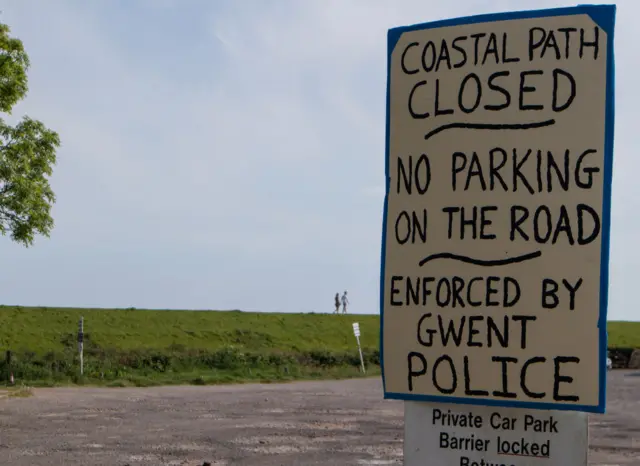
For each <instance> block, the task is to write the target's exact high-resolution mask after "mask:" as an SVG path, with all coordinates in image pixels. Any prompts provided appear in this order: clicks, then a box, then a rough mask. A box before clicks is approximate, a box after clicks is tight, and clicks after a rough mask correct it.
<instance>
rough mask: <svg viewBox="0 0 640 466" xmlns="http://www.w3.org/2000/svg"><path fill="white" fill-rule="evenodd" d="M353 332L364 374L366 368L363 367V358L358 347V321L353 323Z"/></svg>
mask: <svg viewBox="0 0 640 466" xmlns="http://www.w3.org/2000/svg"><path fill="white" fill-rule="evenodd" d="M353 334H354V335H355V336H356V341H357V342H358V353H360V365H361V366H362V373H363V374H366V370H365V368H364V358H363V357H362V348H361V347H360V324H358V322H354V323H353Z"/></svg>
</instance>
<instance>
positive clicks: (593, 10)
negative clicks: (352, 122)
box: [380, 5, 616, 413]
mask: <svg viewBox="0 0 640 466" xmlns="http://www.w3.org/2000/svg"><path fill="white" fill-rule="evenodd" d="M583 14H586V15H588V16H590V17H591V19H592V20H593V21H594V22H595V23H596V24H597V25H598V26H600V28H601V29H602V30H604V31H605V32H606V33H607V84H606V85H607V89H606V110H605V154H604V173H603V176H604V189H603V200H602V246H601V257H600V317H599V320H598V331H599V334H600V349H599V350H600V361H599V366H598V371H599V377H598V378H599V385H600V397H599V399H598V404H597V405H576V404H568V403H557V404H556V403H536V402H526V401H502V400H495V399H489V400H487V399H477V398H463V397H448V396H437V395H433V396H432V395H413V394H407V393H393V392H388V391H387V386H386V382H385V375H384V374H385V372H384V338H383V332H384V330H383V329H384V291H385V276H384V273H385V251H386V242H387V238H386V235H387V233H386V225H387V207H388V199H389V186H390V179H389V99H390V95H389V94H390V89H389V86H390V82H389V81H390V70H391V54H392V53H393V50H394V48H395V46H396V44H397V43H398V40H399V39H400V36H401V35H402V34H403V33H405V32H408V31H418V30H424V29H435V28H440V27H446V26H460V25H465V24H477V23H487V22H496V21H508V20H513V19H528V18H548V17H553V16H568V15H583ZM615 16H616V6H615V5H578V6H575V7H566V8H552V9H544V10H530V11H514V12H509V13H498V14H485V15H477V16H467V17H463V18H455V19H447V20H442V21H434V22H431V23H422V24H414V25H412V26H404V27H397V28H393V29H390V30H389V31H388V34H387V100H386V107H387V110H386V143H385V184H386V188H385V197H384V211H383V215H382V249H381V260H380V366H381V368H382V386H383V390H384V398H385V399H392V400H405V401H432V402H441V403H457V404H468V405H482V406H496V407H517V408H530V409H544V410H569V411H583V412H591V413H604V412H605V406H606V388H607V305H608V295H609V242H610V230H611V183H612V168H613V139H614V117H615V56H614V30H615Z"/></svg>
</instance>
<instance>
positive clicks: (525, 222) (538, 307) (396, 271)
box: [380, 5, 616, 466]
mask: <svg viewBox="0 0 640 466" xmlns="http://www.w3.org/2000/svg"><path fill="white" fill-rule="evenodd" d="M615 11H616V7H615V5H581V6H577V7H570V8H557V9H549V10H539V11H520V12H511V13H503V14H496V15H483V16H475V17H467V18H458V19H452V20H443V21H437V22H434V23H426V24H417V25H413V26H406V27H398V28H394V29H391V30H389V32H388V36H387V45H388V55H387V67H388V78H387V115H386V118H387V120H386V160H385V172H386V173H385V175H386V176H385V179H386V195H385V201H384V215H383V218H384V220H383V222H384V224H383V233H382V258H381V259H382V260H381V286H380V315H381V318H380V325H381V332H380V334H381V339H380V357H381V368H382V381H383V389H384V397H385V398H386V399H395V400H404V401H405V412H406V421H405V431H406V442H405V452H406V456H405V465H408V464H411V465H418V464H421V465H428V466H439V465H442V466H445V465H447V466H449V465H459V466H482V465H485V464H497V465H500V464H505V465H511V464H514V465H518V466H521V465H524V464H539V462H538V463H535V462H534V460H539V458H538V457H539V455H540V454H541V455H543V456H545V457H546V456H548V459H546V460H544V463H545V465H547V466H586V451H587V417H586V415H585V413H587V412H592V413H604V411H605V401H606V400H605V393H606V375H607V367H606V361H607V334H606V320H607V303H608V285H609V242H610V223H611V184H612V165H613V139H614V131H613V127H614V85H615V82H614V81H615V80H614V24H615ZM423 403H424V404H423ZM426 403H428V404H426ZM462 405H464V406H465V407H467V408H465V409H470V410H469V411H467V413H474V412H475V413H477V416H479V418H478V419H481V421H478V422H480V424H481V425H477V426H476V427H475V428H476V429H477V433H476V434H474V435H475V437H472V436H471V434H470V433H469V434H468V435H467V433H465V432H463V431H462V430H461V425H459V424H458V425H456V424H455V422H457V421H454V420H453V419H458V417H456V416H449V417H447V416H445V417H444V418H443V419H448V420H450V421H451V422H452V423H453V424H445V425H440V426H439V427H438V426H436V425H434V424H433V422H434V421H433V416H434V414H433V413H434V412H435V410H438V411H439V412H440V413H443V412H444V413H448V412H449V410H450V411H451V413H453V412H454V411H456V410H459V408H460V407H461V406H462ZM468 407H472V408H468ZM489 407H491V408H489ZM491 410H493V411H491ZM533 410H536V411H537V415H534V414H533ZM494 412H495V413H497V414H496V416H497V417H503V418H508V419H511V421H505V422H511V427H509V428H508V429H507V428H505V427H502V429H504V430H505V432H504V435H503V434H502V432H494V431H493V427H492V426H491V417H492V415H493V413H494ZM560 412H562V413H563V414H559V413H560ZM429 416H431V418H430V417H429ZM469 416H471V417H472V418H473V416H474V415H473V414H469ZM527 416H530V417H527ZM531 416H533V417H531ZM534 417H535V419H542V420H543V421H544V420H547V421H548V422H547V428H548V426H549V425H552V424H553V422H551V420H550V419H551V418H553V420H554V421H555V420H557V421H558V424H557V426H558V432H555V431H553V432H551V431H538V430H536V428H535V427H534V424H532V425H531V426H528V425H527V419H529V420H532V419H534ZM430 419H431V421H430ZM494 419H495V416H494ZM560 419H561V420H560ZM446 422H449V421H446ZM531 422H533V421H531ZM430 423H431V424H430ZM542 424H543V425H544V422H542ZM553 425H554V426H555V425H556V424H553ZM443 429H445V430H443ZM446 429H449V430H446ZM542 429H543V430H544V427H542ZM494 434H496V435H494ZM448 435H450V436H452V437H451V438H458V437H459V438H460V445H463V447H464V448H462V449H460V448H457V447H455V448H453V449H454V450H455V451H456V452H455V454H454V453H451V452H450V450H451V449H452V447H451V446H450V445H452V444H453V445H458V443H456V442H458V440H455V441H451V442H453V443H451V442H448V441H446V440H444V439H445V438H449V437H447V436H448ZM465 435H467V437H465ZM498 436H499V438H498ZM465 438H466V440H465ZM554 439H555V440H554ZM486 442H489V443H486ZM514 442H520V443H519V444H518V445H520V446H517V445H516V443H514ZM536 442H537V443H536ZM563 442H567V443H566V444H563ZM534 443H536V445H538V444H539V445H541V446H540V447H539V449H538V447H535V448H534V449H535V451H536V453H533V454H532V453H530V452H531V448H529V447H527V448H528V449H527V450H526V451H528V452H529V453H526V455H528V456H522V455H523V454H524V453H518V452H516V450H514V448H515V449H518V451H519V452H523V451H525V446H524V445H533V444H534ZM476 445H479V446H478V447H476ZM482 445H487V447H488V448H490V450H487V451H486V455H485V452H484V450H482V451H480V450H479V448H480V447H481V446H482ZM553 445H555V447H554V446H553ZM568 445H570V447H568ZM542 446H544V451H543V449H542ZM473 448H476V449H477V450H478V451H477V452H472V449H473ZM563 448H565V449H566V448H571V449H574V450H575V451H571V452H564V453H561V452H560V451H561V450H562V449H563ZM465 449H471V450H465ZM462 450H465V451H464V452H463V451H462ZM545 452H546V453H545ZM483 455H484V456H483ZM513 455H516V456H513ZM531 455H534V456H531ZM532 458H533V459H532ZM408 461H412V462H411V463H409V462H408Z"/></svg>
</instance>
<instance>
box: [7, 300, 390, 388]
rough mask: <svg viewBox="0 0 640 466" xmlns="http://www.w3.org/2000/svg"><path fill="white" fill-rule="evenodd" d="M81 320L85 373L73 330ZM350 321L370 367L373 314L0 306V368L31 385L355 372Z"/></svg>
mask: <svg viewBox="0 0 640 466" xmlns="http://www.w3.org/2000/svg"><path fill="white" fill-rule="evenodd" d="M80 316H83V317H84V321H85V376H84V377H83V378H82V379H80V378H79V377H78V364H79V361H78V357H77V350H76V347H77V343H76V332H77V325H78V320H79V318H80ZM353 322H359V324H360V329H361V332H362V334H361V344H362V348H363V354H364V358H365V361H366V364H367V368H368V372H369V373H371V374H376V373H379V353H378V332H379V328H378V325H379V320H378V317H377V316H373V315H366V316H362V315H358V316H351V315H347V316H343V315H327V314H266V313H249V312H239V311H225V312H207V311H150V310H136V309H126V310H124V309H54V308H19V307H8V306H4V307H1V308H0V350H3V351H5V350H7V349H10V350H12V352H13V361H12V363H11V369H9V368H8V367H7V365H6V362H5V361H4V358H3V357H2V356H0V376H2V377H6V374H7V373H8V372H9V370H10V371H11V372H13V373H14V376H15V377H16V380H25V381H28V382H29V383H30V384H33V385H59V384H68V383H87V384H101V385H116V386H118V385H138V386H148V385H155V384H170V383H194V384H209V383H229V382H247V381H261V382H267V381H286V380H297V379H313V378H343V377H353V376H359V375H360V371H359V365H360V360H359V356H358V351H357V347H356V341H355V338H354V336H353V330H352V327H351V324H352V323H353Z"/></svg>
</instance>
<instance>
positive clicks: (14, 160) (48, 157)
mask: <svg viewBox="0 0 640 466" xmlns="http://www.w3.org/2000/svg"><path fill="white" fill-rule="evenodd" d="M28 69H29V56H28V55H27V53H26V52H25V50H24V46H23V44H22V41H20V40H19V39H16V38H13V37H11V36H10V29H9V27H8V26H7V25H5V24H2V23H0V112H1V113H4V114H6V115H10V114H11V111H12V109H13V107H14V106H15V105H16V104H17V103H18V102H19V101H20V100H22V99H23V98H24V97H25V96H26V94H27V91H28V80H27V71H28ZM59 146H60V137H59V136H58V134H57V133H56V132H55V131H52V130H50V129H48V128H47V127H46V126H45V125H44V124H43V123H41V122H40V121H37V120H34V119H32V118H29V117H28V116H24V117H23V118H22V119H21V120H20V121H19V122H18V123H17V124H15V125H14V126H12V125H10V124H9V123H7V121H6V120H5V119H4V118H2V117H1V115H0V233H2V234H3V235H6V234H9V235H10V236H11V239H13V240H14V241H16V242H18V243H21V244H23V245H24V246H30V245H32V244H33V241H34V239H35V236H36V235H38V234H39V235H43V236H47V237H48V236H49V234H50V233H51V230H52V229H53V226H54V221H53V218H52V217H51V209H52V207H53V204H54V203H55V194H54V192H53V190H52V189H51V186H50V185H49V177H50V176H51V174H52V172H53V166H54V165H55V163H56V150H57V148H58V147H59Z"/></svg>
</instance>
